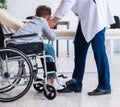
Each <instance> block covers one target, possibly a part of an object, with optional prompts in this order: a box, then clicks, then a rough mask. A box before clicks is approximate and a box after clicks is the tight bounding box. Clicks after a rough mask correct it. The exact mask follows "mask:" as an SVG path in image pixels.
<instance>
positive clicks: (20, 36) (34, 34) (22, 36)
mask: <svg viewBox="0 0 120 107" xmlns="http://www.w3.org/2000/svg"><path fill="white" fill-rule="evenodd" d="M33 36H38V34H37V33H33V34H25V35H19V36H11V39H18V38H29V37H33Z"/></svg>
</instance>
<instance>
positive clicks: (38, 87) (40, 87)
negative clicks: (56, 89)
mask: <svg viewBox="0 0 120 107" xmlns="http://www.w3.org/2000/svg"><path fill="white" fill-rule="evenodd" d="M40 81H43V80H42V79H40V78H37V79H36V81H35V82H40ZM33 87H34V89H35V90H36V91H38V92H43V91H44V87H43V84H42V83H34V84H33Z"/></svg>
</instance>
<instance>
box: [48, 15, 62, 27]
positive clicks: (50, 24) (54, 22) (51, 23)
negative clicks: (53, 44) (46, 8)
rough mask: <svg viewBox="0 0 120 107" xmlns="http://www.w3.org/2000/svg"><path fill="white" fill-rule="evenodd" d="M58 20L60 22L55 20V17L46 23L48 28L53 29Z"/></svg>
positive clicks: (57, 19)
mask: <svg viewBox="0 0 120 107" xmlns="http://www.w3.org/2000/svg"><path fill="white" fill-rule="evenodd" d="M59 20H60V19H59V18H57V17H54V18H53V19H50V20H49V21H48V23H49V26H50V28H54V27H55V25H56V24H57V22H58V21H59Z"/></svg>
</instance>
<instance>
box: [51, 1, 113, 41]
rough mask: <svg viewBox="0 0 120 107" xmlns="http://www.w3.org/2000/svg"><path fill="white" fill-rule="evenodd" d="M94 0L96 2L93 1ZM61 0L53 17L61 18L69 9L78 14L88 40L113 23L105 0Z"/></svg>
mask: <svg viewBox="0 0 120 107" xmlns="http://www.w3.org/2000/svg"><path fill="white" fill-rule="evenodd" d="M95 2H96V3H95ZM95 2H94V1H93V0H62V1H61V3H60V5H59V7H58V9H57V10H56V12H55V14H54V15H53V16H54V17H58V18H62V17H63V16H64V15H66V13H67V12H68V11H70V9H72V11H73V12H74V13H75V15H76V16H78V18H79V21H80V23H81V28H82V32H83V35H84V37H85V40H86V41H87V42H89V41H90V40H92V39H93V37H94V36H95V35H96V33H98V32H99V31H100V30H102V29H103V28H104V27H108V26H109V25H110V24H113V23H114V18H113V15H112V13H111V10H110V7H109V4H108V1H107V0H95Z"/></svg>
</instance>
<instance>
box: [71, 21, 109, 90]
mask: <svg viewBox="0 0 120 107" xmlns="http://www.w3.org/2000/svg"><path fill="white" fill-rule="evenodd" d="M104 34H105V28H104V29H103V30H101V31H100V32H98V33H97V34H96V35H95V37H94V38H93V39H92V40H91V41H90V42H89V43H87V42H86V40H85V38H84V36H83V33H82V31H81V25H80V23H79V25H78V29H77V33H76V36H75V41H74V48H75V59H74V61H75V68H74V72H73V78H74V79H75V80H76V84H75V87H77V88H80V89H82V80H83V76H84V71H85V62H86V56H87V52H88V48H89V46H90V44H91V45H92V50H93V53H94V59H95V62H96V66H97V71H98V86H97V88H99V89H105V90H111V87H110V72H109V63H108V58H107V54H106V48H105V44H104V42H105V35H104Z"/></svg>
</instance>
